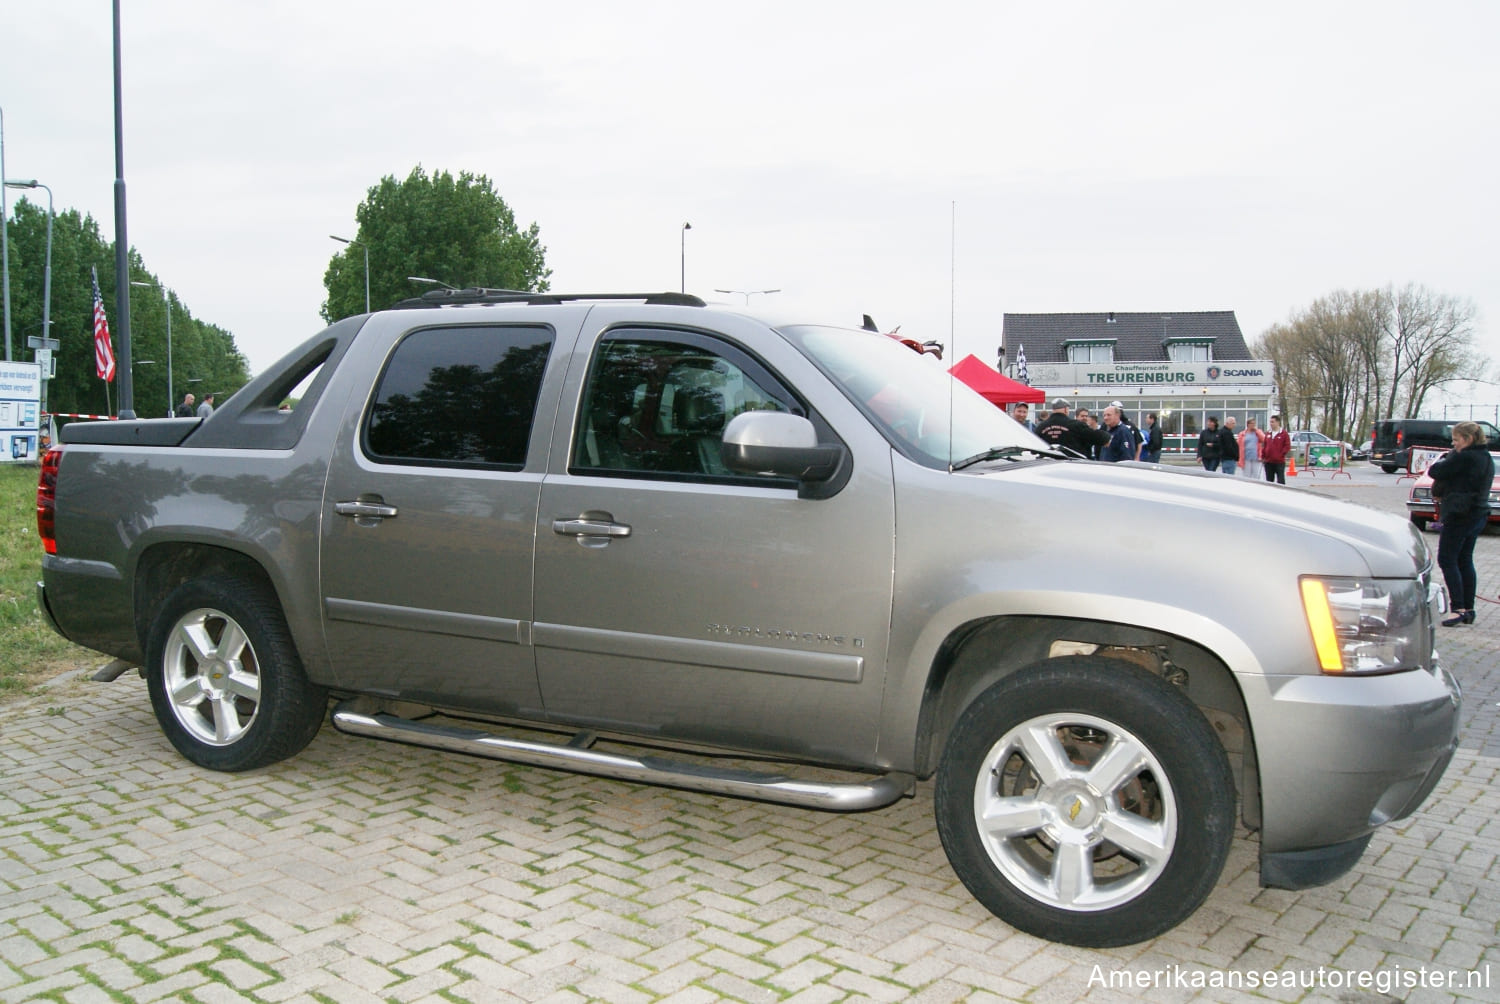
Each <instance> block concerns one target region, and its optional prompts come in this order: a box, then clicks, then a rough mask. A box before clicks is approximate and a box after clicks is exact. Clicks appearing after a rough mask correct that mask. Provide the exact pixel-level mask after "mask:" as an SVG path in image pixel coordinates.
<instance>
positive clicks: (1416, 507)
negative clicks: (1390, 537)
mask: <svg viewBox="0 0 1500 1004" xmlns="http://www.w3.org/2000/svg"><path fill="white" fill-rule="evenodd" d="M1406 511H1407V513H1408V514H1410V516H1411V521H1412V522H1413V523H1415V524H1417V528H1418V529H1420V530H1426V529H1427V524H1428V523H1430V522H1432V521H1433V520H1436V519H1437V505H1436V503H1434V502H1433V500H1432V478H1431V477H1430V476H1429V475H1427V474H1423V475H1422V476H1421V477H1420V478H1418V479H1417V483H1416V484H1414V485H1412V486H1411V494H1410V495H1408V496H1407V497H1406ZM1490 522H1491V523H1500V474H1496V475H1495V480H1494V481H1493V482H1492V483H1491V484H1490Z"/></svg>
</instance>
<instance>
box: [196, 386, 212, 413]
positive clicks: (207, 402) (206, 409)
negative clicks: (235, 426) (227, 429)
mask: <svg viewBox="0 0 1500 1004" xmlns="http://www.w3.org/2000/svg"><path fill="white" fill-rule="evenodd" d="M213 413H214V396H213V394H212V393H211V392H210V393H208V394H204V395H203V403H202V404H200V405H198V417H199V418H207V417H208V416H210V415H212V414H213Z"/></svg>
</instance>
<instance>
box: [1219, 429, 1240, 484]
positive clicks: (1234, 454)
mask: <svg viewBox="0 0 1500 1004" xmlns="http://www.w3.org/2000/svg"><path fill="white" fill-rule="evenodd" d="M1239 459H1240V441H1239V440H1238V439H1237V438H1235V435H1234V416H1233V415H1231V416H1230V417H1228V418H1226V419H1224V425H1223V427H1222V428H1220V429H1219V471H1220V472H1221V473H1223V474H1231V475H1232V474H1233V473H1234V465H1235V464H1236V463H1238V462H1239Z"/></svg>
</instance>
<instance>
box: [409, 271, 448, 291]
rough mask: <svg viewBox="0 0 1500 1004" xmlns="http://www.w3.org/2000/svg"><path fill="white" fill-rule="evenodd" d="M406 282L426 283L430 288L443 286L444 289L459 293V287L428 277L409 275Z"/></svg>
mask: <svg viewBox="0 0 1500 1004" xmlns="http://www.w3.org/2000/svg"><path fill="white" fill-rule="evenodd" d="M406 281H407V282H424V283H426V284H427V285H429V286H442V287H443V288H444V289H451V290H453V291H454V292H455V293H456V292H458V287H457V286H450V285H448V284H447V283H446V282H444V281H443V280H441V279H429V278H427V277H426V276H423V275H409V276H407V277H406Z"/></svg>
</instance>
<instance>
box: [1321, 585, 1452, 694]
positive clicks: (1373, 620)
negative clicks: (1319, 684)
mask: <svg viewBox="0 0 1500 1004" xmlns="http://www.w3.org/2000/svg"><path fill="white" fill-rule="evenodd" d="M1302 608H1303V611H1304V612H1305V613H1306V615H1307V626H1308V628H1309V629H1310V630H1311V632H1312V639H1313V647H1314V648H1315V649H1316V650H1317V653H1318V665H1319V666H1320V667H1322V669H1323V672H1325V673H1393V672H1396V671H1398V670H1403V669H1418V668H1420V667H1421V666H1422V665H1424V663H1425V662H1426V661H1427V653H1428V651H1429V649H1430V643H1429V641H1428V639H1429V638H1430V637H1431V628H1430V626H1429V625H1428V620H1427V601H1426V597H1425V596H1423V595H1422V589H1421V585H1420V584H1419V583H1418V582H1417V581H1416V580H1415V579H1320V578H1315V577H1313V576H1304V577H1303V578H1302Z"/></svg>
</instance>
